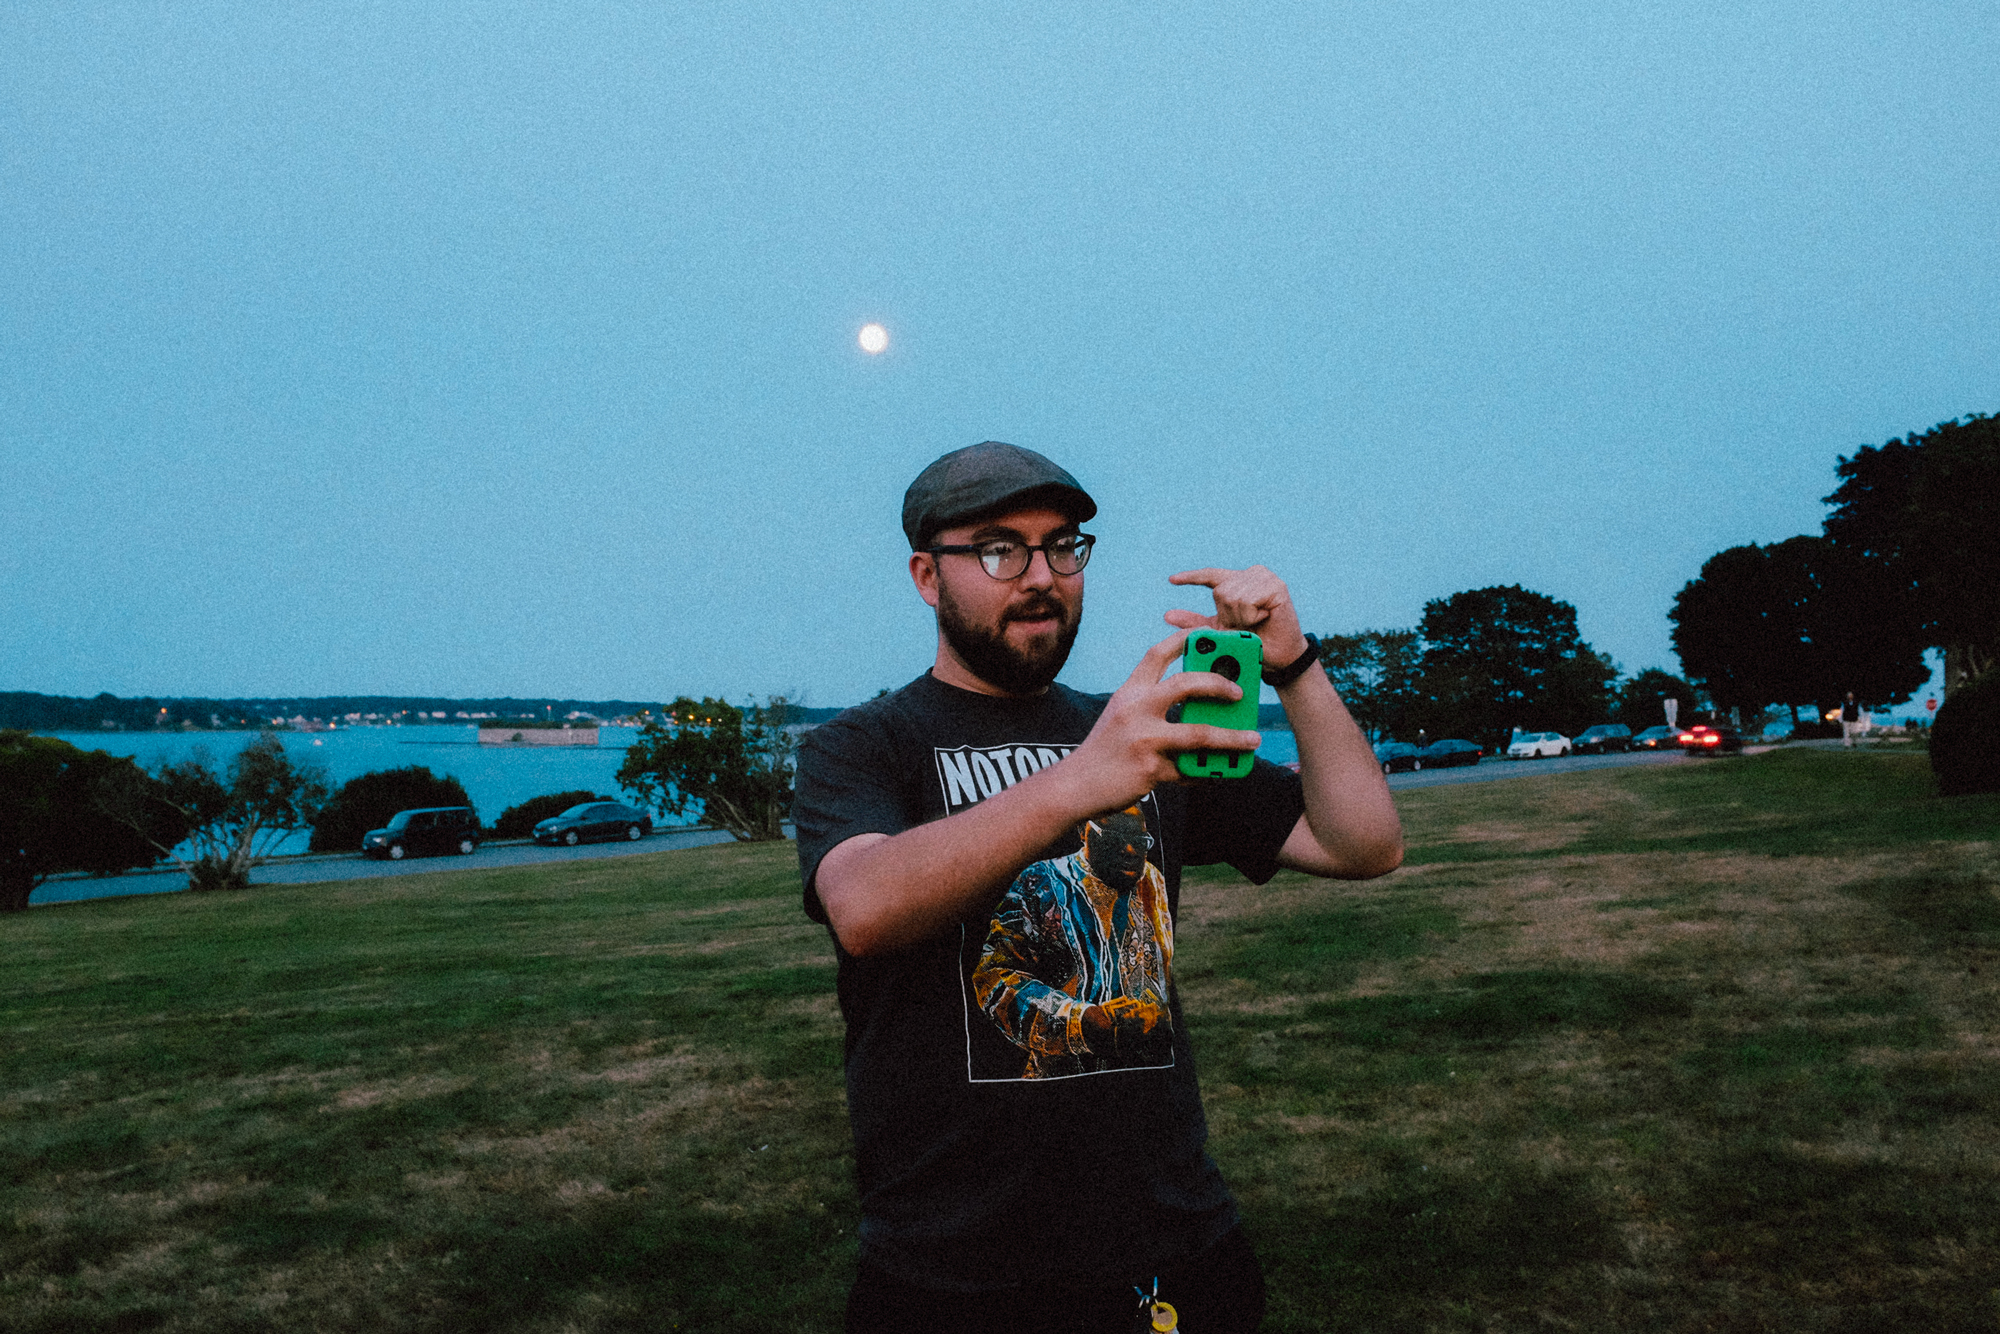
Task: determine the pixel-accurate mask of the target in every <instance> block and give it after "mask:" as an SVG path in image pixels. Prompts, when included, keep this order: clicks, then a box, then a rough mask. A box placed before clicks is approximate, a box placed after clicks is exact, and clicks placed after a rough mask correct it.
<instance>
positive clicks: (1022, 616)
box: [1000, 593, 1069, 623]
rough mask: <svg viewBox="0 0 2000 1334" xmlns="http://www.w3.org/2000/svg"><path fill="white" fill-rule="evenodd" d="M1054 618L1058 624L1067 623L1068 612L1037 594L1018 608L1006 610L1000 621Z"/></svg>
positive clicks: (1058, 603) (1043, 595)
mask: <svg viewBox="0 0 2000 1334" xmlns="http://www.w3.org/2000/svg"><path fill="white" fill-rule="evenodd" d="M1049 618H1054V619H1055V620H1056V621H1057V622H1059V623H1067V622H1068V620H1069V610H1068V608H1066V607H1064V606H1063V604H1062V603H1060V602H1058V601H1056V600H1055V599H1054V598H1052V597H1050V596H1049V595H1048V594H1046V593H1037V594H1035V595H1034V596H1032V597H1030V598H1029V599H1028V600H1027V601H1025V602H1023V603H1021V604H1020V605H1018V606H1013V607H1009V608H1007V610H1006V611H1005V612H1003V613H1001V616H1000V619H1001V620H1002V621H1003V622H1005V621H1040V620H1046V619H1049Z"/></svg>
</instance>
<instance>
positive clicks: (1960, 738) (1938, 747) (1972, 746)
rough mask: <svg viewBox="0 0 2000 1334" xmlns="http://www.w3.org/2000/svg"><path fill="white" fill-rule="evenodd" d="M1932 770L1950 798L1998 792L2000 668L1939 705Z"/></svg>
mask: <svg viewBox="0 0 2000 1334" xmlns="http://www.w3.org/2000/svg"><path fill="white" fill-rule="evenodd" d="M1931 772H1932V773H1934V774H1936V775H1937V784H1938V791H1940V792H1942V793H1944V795H1945V796H1947V797H1958V796H1963V795H1965V794H1966V793H1968V792H2000V670H1995V671H1990V672H1988V673H1986V675H1984V676H1982V677H1980V678H1979V679H1978V680H1977V681H1974V682H1973V683H1972V684H1971V685H1966V686H1960V687H1959V688H1958V689H1957V690H1954V691H1953V692H1952V693H1951V694H1950V696H1948V697H1947V698H1946V699H1945V702H1944V704H1943V705H1942V706H1940V707H1939V709H1938V711H1937V720H1936V721H1935V722H1933V723H1932V724H1931Z"/></svg>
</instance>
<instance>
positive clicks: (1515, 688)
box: [1419, 584, 1618, 745]
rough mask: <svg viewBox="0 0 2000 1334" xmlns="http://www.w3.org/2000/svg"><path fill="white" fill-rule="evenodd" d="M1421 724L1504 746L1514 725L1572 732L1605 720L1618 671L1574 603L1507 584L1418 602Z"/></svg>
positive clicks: (1437, 733)
mask: <svg viewBox="0 0 2000 1334" xmlns="http://www.w3.org/2000/svg"><path fill="white" fill-rule="evenodd" d="M1421 633H1422V635H1423V640H1424V654H1423V693H1424V698H1423V700H1422V702H1421V705H1420V707H1419V714H1420V719H1421V722H1422V725H1423V726H1424V727H1425V728H1426V729H1427V730H1428V731H1429V733H1430V734H1431V735H1432V736H1459V737H1465V738H1468V739H1471V740H1476V741H1483V742H1485V743H1486V744H1488V745H1496V744H1502V743H1504V742H1505V740H1506V738H1507V737H1508V735H1509V734H1510V733H1511V732H1512V730H1513V729H1514V728H1516V727H1519V728H1521V729H1523V730H1525V731H1547V730H1553V731H1558V732H1562V733H1564V734H1566V735H1570V736H1574V735H1575V734H1576V733H1577V732H1578V731H1581V730H1582V729H1583V728H1585V727H1588V726H1590V725H1591V724H1592V723H1595V722H1601V721H1603V719H1604V717H1605V714H1606V712H1607V710H1608V708H1609V704H1610V701H1609V693H1608V687H1609V686H1610V683H1611V681H1612V680H1613V679H1614V678H1615V677H1616V676H1617V675H1618V670H1617V668H1616V667H1614V666H1612V664H1611V663H1610V661H1609V660H1607V659H1606V658H1604V657H1603V656H1601V655H1600V654H1598V653H1596V652H1594V651H1593V650H1592V649H1591V647H1590V645H1588V644H1586V643H1584V642H1583V639H1582V637H1581V636H1579V635H1578V633H1577V628H1576V608H1574V607H1572V606H1570V605H1569V603H1567V602H1559V601H1557V600H1556V599H1555V598H1552V597H1548V596H1546V595H1544V594H1541V593H1537V592H1534V591H1533V590H1531V589H1526V588H1522V587H1521V586H1520V585H1518V584H1507V585H1502V586H1499V587H1493V588H1475V589H1472V590H1470V591H1468V592H1464V593H1454V594H1452V595H1451V596H1450V597H1448V598H1440V599H1438V600H1436V601H1432V602H1427V603H1425V604H1424V619H1423V623H1422V629H1421Z"/></svg>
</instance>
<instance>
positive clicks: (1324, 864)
mask: <svg viewBox="0 0 2000 1334" xmlns="http://www.w3.org/2000/svg"><path fill="white" fill-rule="evenodd" d="M1170 582H1173V583H1176V584H1199V585H1202V586H1204V587H1206V588H1208V589H1209V590H1210V591H1211V592H1212V593H1213V594H1214V596H1215V615H1213V616H1202V615H1199V614H1197V613H1195V612H1191V611H1179V610H1176V611H1170V612H1168V613H1167V620H1168V621H1170V622H1171V623H1173V624H1174V625H1178V626H1180V627H1182V628H1183V629H1188V630H1191V629H1194V628H1196V627H1197V626H1209V627H1212V628H1215V629H1230V630H1254V631H1255V632H1256V633H1257V636H1258V638H1259V639H1261V640H1263V643H1264V658H1265V661H1266V662H1270V663H1277V664H1285V663H1290V662H1295V661H1297V659H1298V658H1299V656H1300V655H1301V654H1303V653H1304V652H1305V651H1306V638H1305V632H1304V631H1303V630H1301V629H1300V628H1299V618H1298V612H1297V610H1296V609H1295V608H1294V607H1293V606H1292V600H1291V593H1290V590H1288V589H1287V588H1286V587H1285V583H1284V581H1283V580H1282V579H1280V578H1278V576H1277V575H1275V574H1273V573H1271V571H1269V570H1267V569H1265V568H1264V567H1263V566H1261V565H1253V566H1251V567H1250V568H1249V569H1247V570H1223V569H1207V570H1189V571H1187V572H1186V573H1184V574H1177V575H1174V576H1173V577H1172V579H1171V581H1170ZM1278 699H1279V701H1280V702H1281V703H1282V704H1284V706H1285V717H1286V718H1287V719H1288V720H1289V721H1290V722H1291V725H1292V736H1293V737H1294V739H1296V740H1297V742H1298V746H1299V778H1300V780H1301V781H1302V782H1303V783H1304V785H1305V804H1306V811H1305V814H1304V815H1302V816H1300V817H1299V822H1298V823H1297V824H1296V825H1295V826H1293V828H1292V832H1291V834H1290V835H1289V836H1287V837H1286V839H1285V846H1284V848H1283V849H1282V850H1281V851H1280V852H1279V854H1278V862H1279V864H1280V865H1282V866H1286V867H1289V868H1290V869H1292V870H1295V871H1304V872H1305V873H1306V874H1308V875H1322V876H1336V877H1339V878H1341V879H1344V880H1366V879H1368V878H1370V877H1372V876H1378V875H1386V874H1387V873H1388V872H1390V871H1393V870H1395V869H1396V868H1397V867H1398V866H1400V865H1402V862H1403V822H1402V820H1401V818H1400V817H1398V816H1397V814H1396V806H1395V803H1394V802H1393V801H1392V800H1391V799H1390V797H1389V785H1388V784H1387V783H1386V782H1384V781H1383V779H1382V770H1381V766H1380V765H1378V764H1377V763H1376V761H1375V752H1374V751H1373V750H1371V749H1370V748H1369V746H1368V738H1366V737H1365V736H1363V735H1362V734H1361V729H1360V728H1359V727H1358V726H1356V725H1355V722H1354V719H1353V718H1352V717H1351V716H1349V714H1348V712H1347V706H1346V705H1345V704H1343V703H1341V702H1340V696H1339V694H1338V693H1336V692H1335V690H1334V688H1333V683H1332V682H1331V681H1329V680H1327V679H1326V672H1325V670H1324V669H1323V668H1322V667H1320V666H1319V665H1318V664H1317V663H1315V664H1314V665H1313V666H1311V667H1308V668H1307V669H1306V671H1305V674H1304V675H1303V676H1300V677H1299V678H1298V679H1297V680H1295V681H1293V682H1292V683H1291V684H1290V685H1288V686H1286V687H1284V688H1283V689H1281V690H1280V691H1279V692H1278Z"/></svg>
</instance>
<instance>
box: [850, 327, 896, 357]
mask: <svg viewBox="0 0 2000 1334" xmlns="http://www.w3.org/2000/svg"><path fill="white" fill-rule="evenodd" d="M854 341H855V342H857V343H859V344H861V350H862V351H863V352H866V353H867V354H868V355H869V356H871V357H873V356H879V355H880V354H881V353H883V352H884V351H886V350H888V347H889V331H888V330H887V329H884V328H883V327H882V326H881V325H879V324H864V325H862V326H861V334H860V336H859V337H857V338H856V339H855V340H854Z"/></svg>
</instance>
